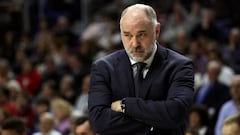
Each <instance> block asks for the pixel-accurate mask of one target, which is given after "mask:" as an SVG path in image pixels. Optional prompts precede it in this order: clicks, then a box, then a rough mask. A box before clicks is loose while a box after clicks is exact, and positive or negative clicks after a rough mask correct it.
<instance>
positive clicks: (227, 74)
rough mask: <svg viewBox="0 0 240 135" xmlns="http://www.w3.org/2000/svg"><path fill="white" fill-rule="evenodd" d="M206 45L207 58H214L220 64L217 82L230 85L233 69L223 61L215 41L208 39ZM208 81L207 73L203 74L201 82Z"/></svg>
mask: <svg viewBox="0 0 240 135" xmlns="http://www.w3.org/2000/svg"><path fill="white" fill-rule="evenodd" d="M206 46H207V47H206V48H207V57H208V60H209V61H212V60H215V61H218V62H219V63H220V64H221V71H220V74H219V76H218V80H219V82H221V83H223V84H225V85H227V86H230V84H231V80H232V78H233V76H234V70H233V69H232V68H231V67H229V66H228V65H227V64H225V61H224V60H223V58H222V54H221V53H220V51H219V48H218V45H217V43H216V42H215V41H209V42H208V43H207V45H206ZM208 81H209V79H208V75H207V74H205V76H204V78H203V83H206V82H208Z"/></svg>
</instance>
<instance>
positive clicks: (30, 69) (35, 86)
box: [17, 60, 41, 96]
mask: <svg viewBox="0 0 240 135" xmlns="http://www.w3.org/2000/svg"><path fill="white" fill-rule="evenodd" d="M21 67H22V69H21V73H20V74H19V75H17V80H18V82H19V83H20V85H21V88H22V90H23V91H24V92H27V93H28V94H29V95H32V96H33V95H36V94H37V93H38V90H39V87H40V83H41V76H40V74H39V73H38V72H37V71H36V70H35V69H34V65H33V63H32V62H31V61H30V60H26V61H24V62H23V63H22V65H21Z"/></svg>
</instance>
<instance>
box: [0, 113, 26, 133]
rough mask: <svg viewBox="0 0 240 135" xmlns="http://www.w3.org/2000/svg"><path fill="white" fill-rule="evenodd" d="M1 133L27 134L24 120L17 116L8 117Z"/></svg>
mask: <svg viewBox="0 0 240 135" xmlns="http://www.w3.org/2000/svg"><path fill="white" fill-rule="evenodd" d="M1 135H27V131H26V128H25V125H24V122H23V121H22V120H21V119H19V118H16V117H11V118H8V119H6V120H5V121H4V122H3V124H2V129H1Z"/></svg>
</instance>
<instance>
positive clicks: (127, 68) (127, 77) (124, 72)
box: [117, 51, 135, 96]
mask: <svg viewBox="0 0 240 135" xmlns="http://www.w3.org/2000/svg"><path fill="white" fill-rule="evenodd" d="M117 60H118V61H119V64H118V66H117V73H119V78H121V79H122V80H121V81H123V84H125V85H126V87H128V89H129V90H130V91H128V92H129V94H130V96H135V92H134V80H133V71H132V66H131V63H130V61H129V58H128V55H127V54H126V52H125V51H123V52H121V54H120V55H119V57H118V58H117Z"/></svg>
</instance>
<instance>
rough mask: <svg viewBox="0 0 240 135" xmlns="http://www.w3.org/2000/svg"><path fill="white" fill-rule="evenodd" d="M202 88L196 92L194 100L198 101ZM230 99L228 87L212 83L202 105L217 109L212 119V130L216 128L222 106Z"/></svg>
mask: <svg viewBox="0 0 240 135" xmlns="http://www.w3.org/2000/svg"><path fill="white" fill-rule="evenodd" d="M202 87H203V86H202ZM202 87H200V89H199V90H198V91H196V94H195V99H194V100H196V99H197V96H198V95H199V91H200V90H201V88H202ZM230 99H231V95H230V92H229V87H228V86H226V85H225V84H223V83H220V82H218V81H217V82H214V83H212V86H211V87H210V90H209V91H208V93H206V95H205V97H204V98H203V101H202V103H201V104H203V105H206V107H207V108H214V109H215V112H214V114H213V116H212V117H211V122H210V125H209V127H210V128H214V126H215V124H216V121H217V118H218V114H219V111H220V109H221V106H222V105H223V104H224V103H225V102H227V101H228V100H230Z"/></svg>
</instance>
